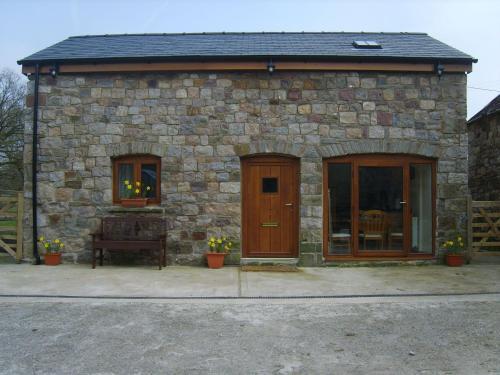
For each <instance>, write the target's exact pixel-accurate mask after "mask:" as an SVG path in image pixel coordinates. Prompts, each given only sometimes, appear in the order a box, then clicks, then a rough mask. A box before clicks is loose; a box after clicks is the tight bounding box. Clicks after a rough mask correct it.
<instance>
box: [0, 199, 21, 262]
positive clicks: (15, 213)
mask: <svg viewBox="0 0 500 375" xmlns="http://www.w3.org/2000/svg"><path fill="white" fill-rule="evenodd" d="M23 209H24V197H23V193H22V192H10V194H9V192H6V191H3V192H2V195H0V252H6V253H8V254H10V255H12V256H13V257H14V258H15V259H16V261H17V262H20V261H21V259H22V257H23Z"/></svg>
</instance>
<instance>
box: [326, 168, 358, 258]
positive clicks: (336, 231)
mask: <svg viewBox="0 0 500 375" xmlns="http://www.w3.org/2000/svg"><path fill="white" fill-rule="evenodd" d="M328 199H329V202H328V207H329V211H330V212H329V215H330V216H329V223H330V225H329V230H328V233H329V247H328V253H329V254H331V255H342V254H344V255H345V254H351V249H352V246H351V245H352V240H351V164H347V163H346V164H329V165H328Z"/></svg>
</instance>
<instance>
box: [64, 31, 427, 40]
mask: <svg viewBox="0 0 500 375" xmlns="http://www.w3.org/2000/svg"><path fill="white" fill-rule="evenodd" d="M262 34H271V35H275V34H288V35H289V34H368V35H428V34H427V33H423V32H406V31H405V32H403V31H402V32H392V31H390V32H386V31H260V32H259V31H250V32H247V31H214V32H187V33H185V32H183V33H131V34H128V33H124V34H95V35H73V36H70V37H68V39H76V38H99V37H115V36H171V35H262Z"/></svg>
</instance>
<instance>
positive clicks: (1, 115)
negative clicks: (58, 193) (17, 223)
mask: <svg viewBox="0 0 500 375" xmlns="http://www.w3.org/2000/svg"><path fill="white" fill-rule="evenodd" d="M25 87H26V84H25V82H24V79H23V78H22V76H20V75H19V74H17V73H15V72H13V71H12V70H8V69H4V70H2V71H1V72H0V189H11V190H21V189H22V184H23V144H24V131H23V129H24V125H23V122H24V104H23V103H24V102H23V101H24V96H25V93H26V88H25Z"/></svg>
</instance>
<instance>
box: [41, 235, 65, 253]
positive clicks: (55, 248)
mask: <svg viewBox="0 0 500 375" xmlns="http://www.w3.org/2000/svg"><path fill="white" fill-rule="evenodd" d="M38 242H39V243H40V244H41V245H42V247H43V248H44V249H45V252H46V253H48V254H54V253H59V252H60V250H62V248H63V247H64V244H63V243H62V242H61V240H60V239H58V238H56V239H55V240H54V241H50V240H48V239H46V238H45V237H43V236H40V238H39V239H38Z"/></svg>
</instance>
